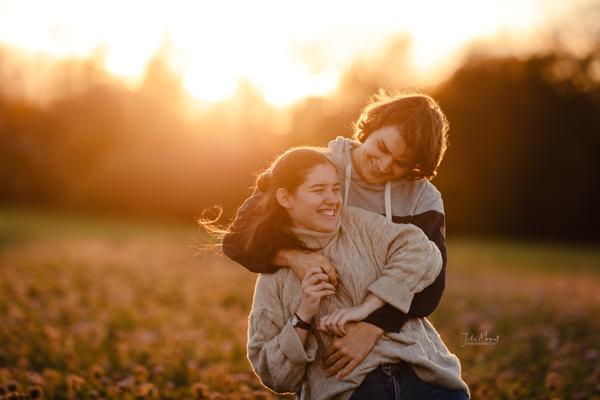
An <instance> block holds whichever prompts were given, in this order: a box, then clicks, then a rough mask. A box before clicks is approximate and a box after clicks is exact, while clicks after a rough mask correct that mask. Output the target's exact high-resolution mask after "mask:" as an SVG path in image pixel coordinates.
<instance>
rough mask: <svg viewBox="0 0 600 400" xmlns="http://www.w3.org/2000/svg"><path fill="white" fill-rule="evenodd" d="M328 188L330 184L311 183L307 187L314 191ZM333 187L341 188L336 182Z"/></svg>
mask: <svg viewBox="0 0 600 400" xmlns="http://www.w3.org/2000/svg"><path fill="white" fill-rule="evenodd" d="M327 186H330V184H328V183H313V184H312V185H310V186H309V189H315V188H319V189H320V188H324V187H327ZM333 186H341V184H340V183H339V182H336V183H334V184H333Z"/></svg>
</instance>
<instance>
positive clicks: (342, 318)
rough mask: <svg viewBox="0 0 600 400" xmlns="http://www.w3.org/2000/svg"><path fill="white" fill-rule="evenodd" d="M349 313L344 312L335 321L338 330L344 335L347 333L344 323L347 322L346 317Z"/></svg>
mask: <svg viewBox="0 0 600 400" xmlns="http://www.w3.org/2000/svg"><path fill="white" fill-rule="evenodd" d="M346 315H347V314H342V315H340V316H339V318H338V319H337V320H336V321H335V326H336V328H337V330H338V332H339V333H340V336H344V335H345V334H346V331H345V330H344V324H345V323H346V319H347V317H346Z"/></svg>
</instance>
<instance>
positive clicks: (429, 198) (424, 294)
mask: <svg viewBox="0 0 600 400" xmlns="http://www.w3.org/2000/svg"><path fill="white" fill-rule="evenodd" d="M431 186H433V185H431ZM432 189H435V188H433V187H432ZM443 209H444V207H443V202H442V198H441V195H440V194H439V192H438V191H437V190H429V191H427V192H426V193H425V196H424V198H422V199H420V201H419V210H418V211H422V212H420V213H419V214H416V215H410V216H405V217H396V216H394V217H393V221H394V222H395V223H404V224H413V225H415V226H417V227H419V228H420V229H421V230H422V231H423V232H424V233H425V235H427V237H428V238H429V240H430V241H432V242H433V243H434V244H435V245H436V246H437V248H438V249H439V250H440V253H441V255H442V269H441V271H440V273H439V274H438V276H437V277H436V278H435V280H434V281H433V283H432V284H431V285H429V286H427V287H426V288H425V289H423V290H422V291H421V292H418V293H415V295H414V297H413V300H412V303H411V306H410V310H409V312H408V313H404V312H402V311H400V310H399V309H397V308H395V307H393V306H392V305H390V304H386V305H384V306H383V307H381V308H379V309H377V310H375V311H374V312H373V313H371V314H370V315H369V316H368V317H367V318H365V319H364V322H368V323H370V324H373V325H375V326H377V327H379V328H381V329H383V330H384V331H386V332H399V331H400V330H401V329H402V327H403V326H404V324H405V323H406V321H408V320H409V319H410V318H415V317H419V318H420V317H427V316H429V315H430V314H431V313H432V312H433V311H434V310H435V309H436V308H437V306H438V305H439V303H440V301H441V298H442V295H443V293H444V289H445V287H446V264H447V251H446V236H445V217H444V212H443Z"/></svg>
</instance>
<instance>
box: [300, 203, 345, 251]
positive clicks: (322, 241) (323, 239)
mask: <svg viewBox="0 0 600 400" xmlns="http://www.w3.org/2000/svg"><path fill="white" fill-rule="evenodd" d="M340 211H341V210H340ZM340 226H341V217H340V219H339V220H338V223H337V226H336V228H335V230H333V231H331V232H319V231H314V230H312V229H308V228H304V227H300V226H292V227H290V228H289V230H290V232H291V233H292V234H293V235H294V236H295V237H296V238H297V239H299V240H301V241H302V242H303V243H304V245H305V246H306V247H308V248H309V249H310V250H320V249H322V248H324V247H326V246H327V245H328V244H329V243H330V242H331V241H332V240H333V239H334V238H335V237H336V236H337V234H338V232H339V230H340Z"/></svg>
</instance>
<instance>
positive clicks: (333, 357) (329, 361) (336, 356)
mask: <svg viewBox="0 0 600 400" xmlns="http://www.w3.org/2000/svg"><path fill="white" fill-rule="evenodd" d="M343 357H344V353H342V352H341V351H336V352H334V353H332V354H330V355H329V357H325V359H324V360H323V368H325V369H327V368H331V367H332V366H333V365H334V364H335V363H336V362H338V361H339V360H340V359H341V358H343Z"/></svg>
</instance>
